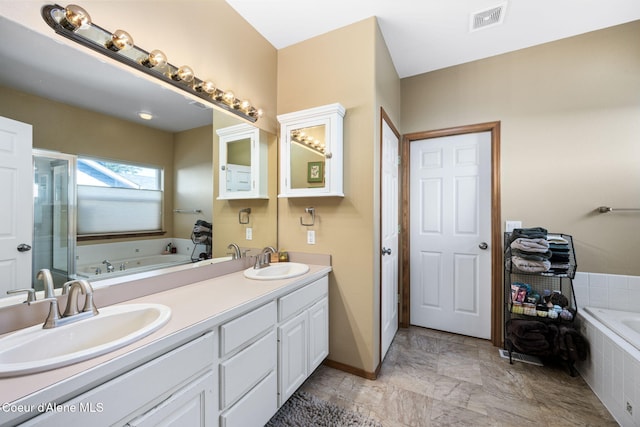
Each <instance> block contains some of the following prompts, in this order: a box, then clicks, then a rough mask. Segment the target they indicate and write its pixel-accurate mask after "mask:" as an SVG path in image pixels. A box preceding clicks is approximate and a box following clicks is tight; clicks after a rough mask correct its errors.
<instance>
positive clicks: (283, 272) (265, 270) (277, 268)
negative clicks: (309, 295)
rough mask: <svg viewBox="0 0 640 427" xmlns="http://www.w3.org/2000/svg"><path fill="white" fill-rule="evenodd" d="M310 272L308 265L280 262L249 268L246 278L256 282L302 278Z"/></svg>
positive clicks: (245, 274)
mask: <svg viewBox="0 0 640 427" xmlns="http://www.w3.org/2000/svg"><path fill="white" fill-rule="evenodd" d="M307 271H309V266H308V265H307V264H300V263H297V262H279V263H275V264H270V265H268V266H266V267H262V268H257V269H256V268H253V267H251V268H247V269H246V270H245V271H244V277H247V278H249V279H254V280H279V279H290V278H291V277H296V276H301V275H303V274H305V273H306V272H307Z"/></svg>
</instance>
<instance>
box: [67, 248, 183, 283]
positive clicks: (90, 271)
mask: <svg viewBox="0 0 640 427" xmlns="http://www.w3.org/2000/svg"><path fill="white" fill-rule="evenodd" d="M110 262H111V265H113V268H114V270H113V271H112V272H107V266H106V265H105V264H102V263H100V262H97V263H91V264H87V265H79V266H77V267H76V275H77V276H78V277H80V278H85V279H95V280H100V279H104V278H107V277H108V278H111V277H119V276H124V275H129V274H135V273H142V272H145V271H150V270H158V269H161V268H167V267H173V266H176V265H182V264H187V263H191V257H189V256H187V255H181V254H167V255H150V256H145V257H139V258H128V259H115V260H110Z"/></svg>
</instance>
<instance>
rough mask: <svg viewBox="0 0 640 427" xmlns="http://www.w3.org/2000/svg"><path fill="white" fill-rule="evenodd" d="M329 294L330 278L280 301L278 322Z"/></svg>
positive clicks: (323, 279)
mask: <svg viewBox="0 0 640 427" xmlns="http://www.w3.org/2000/svg"><path fill="white" fill-rule="evenodd" d="M328 292H329V276H324V277H322V278H320V279H318V280H316V281H315V282H313V283H311V284H309V285H307V286H305V287H304V288H302V289H298V290H297V291H295V292H292V293H290V294H289V295H286V296H284V297H282V298H280V299H279V300H278V309H279V310H278V320H279V321H283V320H285V319H287V318H289V317H291V316H292V315H294V314H296V313H298V312H299V311H301V310H302V309H304V308H305V307H307V306H309V305H311V304H312V303H314V302H315V301H317V300H319V299H320V298H322V297H323V296H324V295H327V293H328Z"/></svg>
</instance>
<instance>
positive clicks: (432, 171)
mask: <svg viewBox="0 0 640 427" xmlns="http://www.w3.org/2000/svg"><path fill="white" fill-rule="evenodd" d="M410 159H411V160H410V162H411V165H410V188H411V190H410V206H411V208H410V224H411V225H410V240H411V241H410V261H409V262H410V270H411V277H410V282H411V285H410V288H411V307H410V309H411V324H413V325H418V326H423V327H427V328H432V329H438V330H443V331H448V332H453V333H458V334H463V335H469V336H474V337H478V338H486V339H489V338H491V250H490V249H489V245H488V243H490V242H491V132H480V133H471V134H462V135H454V136H445V137H439V138H429V139H424V140H420V141H413V142H412V143H411V148H410Z"/></svg>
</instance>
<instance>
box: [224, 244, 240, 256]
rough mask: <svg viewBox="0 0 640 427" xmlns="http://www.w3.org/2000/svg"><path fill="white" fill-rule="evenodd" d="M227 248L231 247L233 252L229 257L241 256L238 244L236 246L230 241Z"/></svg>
mask: <svg viewBox="0 0 640 427" xmlns="http://www.w3.org/2000/svg"><path fill="white" fill-rule="evenodd" d="M227 249H233V254H231V257H232V258H233V259H240V258H242V255H241V254H240V246H238V245H237V244H235V243H230V244H229V246H227Z"/></svg>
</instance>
